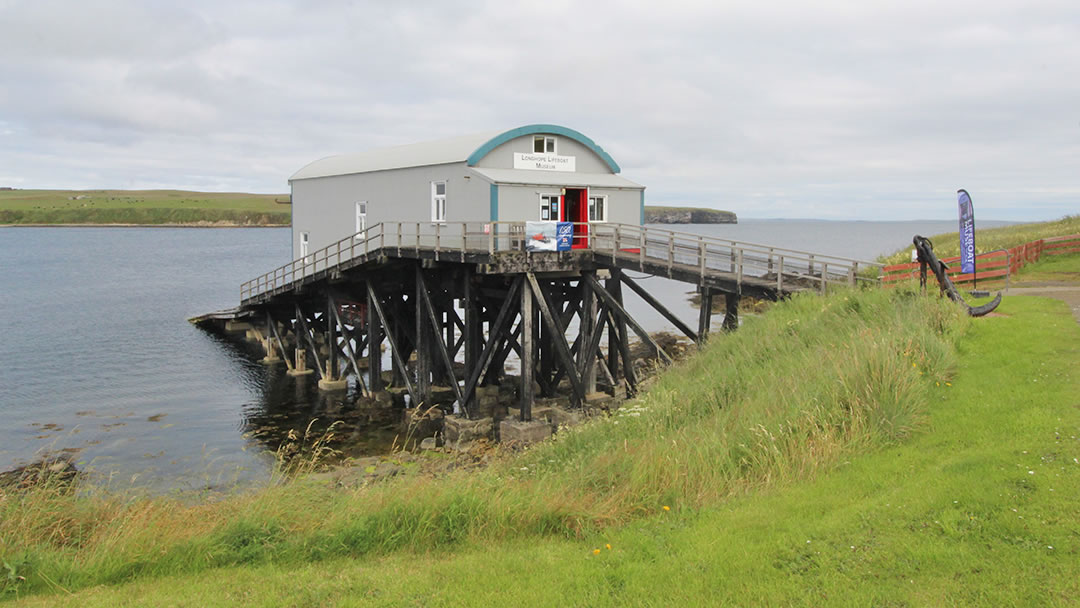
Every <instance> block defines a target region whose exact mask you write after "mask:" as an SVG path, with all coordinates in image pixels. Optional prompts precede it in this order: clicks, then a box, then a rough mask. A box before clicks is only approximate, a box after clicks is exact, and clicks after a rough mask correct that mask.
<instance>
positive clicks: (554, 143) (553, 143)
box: [532, 135, 559, 154]
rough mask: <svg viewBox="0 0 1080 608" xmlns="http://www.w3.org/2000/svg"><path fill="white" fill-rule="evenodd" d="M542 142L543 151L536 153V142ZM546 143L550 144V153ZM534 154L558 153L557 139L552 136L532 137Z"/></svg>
mask: <svg viewBox="0 0 1080 608" xmlns="http://www.w3.org/2000/svg"><path fill="white" fill-rule="evenodd" d="M540 140H543V142H544V146H543V147H544V149H543V150H542V151H540V152H537V151H536V142H537V141H540ZM548 142H550V143H551V151H550V152H548ZM532 151H533V153H534V154H558V153H559V138H557V137H555V136H554V135H534V136H533V149H532Z"/></svg>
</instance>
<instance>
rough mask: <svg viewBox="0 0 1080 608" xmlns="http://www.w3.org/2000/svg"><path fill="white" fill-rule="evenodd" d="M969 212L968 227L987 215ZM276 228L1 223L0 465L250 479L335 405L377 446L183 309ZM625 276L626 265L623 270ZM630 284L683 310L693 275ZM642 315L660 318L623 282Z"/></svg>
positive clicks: (229, 291) (770, 227) (178, 479)
mask: <svg viewBox="0 0 1080 608" xmlns="http://www.w3.org/2000/svg"><path fill="white" fill-rule="evenodd" d="M990 225H992V224H991V223H989V222H984V223H982V224H981V227H989V226H990ZM670 228H673V229H677V230H683V231H687V232H701V233H704V234H709V235H715V236H721V237H724V238H731V239H738V240H742V241H748V242H758V243H767V244H774V245H777V246H784V247H788V248H793V249H804V250H810V251H818V252H821V253H829V254H834V255H843V256H848V257H855V258H862V259H868V260H870V259H873V258H874V257H876V256H877V255H879V254H882V253H887V252H890V251H893V250H895V249H897V248H899V247H902V246H904V245H905V244H907V243H910V242H911V237H912V235H914V234H916V233H919V234H923V235H930V234H936V233H940V232H945V231H949V230H955V229H956V222H947V221H942V222H815V221H783V220H744V221H743V222H742V223H740V224H737V225H711V226H705V225H702V226H672V227H670ZM289 234H290V233H289V230H288V229H281V228H266V229H242V230H241V229H237V230H227V229H183V228H176V229H173V228H0V415H2V416H3V418H2V419H3V423H2V424H0V470H3V469H6V468H9V467H10V466H14V465H17V464H19V463H24V462H27V461H30V460H33V459H34V458H36V457H37V456H39V455H40V454H42V453H43V452H48V451H53V452H56V451H66V452H68V453H69V454H71V455H72V456H73V457H74V458H75V459H76V460H77V461H78V462H81V463H83V466H84V467H86V468H89V469H90V470H92V471H94V472H95V474H97V475H100V476H101V478H102V480H107V481H108V483H110V484H112V485H113V486H121V487H122V486H125V485H131V484H134V485H136V486H138V487H146V488H150V489H153V490H155V491H163V490H169V489H176V488H178V489H201V488H205V487H208V486H209V487H231V486H232V485H234V484H244V483H248V482H251V481H253V480H259V479H264V478H265V477H266V476H267V475H268V474H269V471H270V467H271V465H272V463H273V450H275V449H276V448H277V447H278V446H279V445H280V444H281V442H282V440H283V439H284V437H285V435H286V434H287V433H288V431H289V430H290V429H292V430H297V431H300V432H302V431H303V430H304V429H305V428H306V426H307V425H308V423H309V422H310V421H311V420H313V419H317V420H318V422H317V423H316V429H321V428H325V426H326V425H327V424H329V423H330V422H332V421H338V420H339V421H342V422H343V423H344V425H343V426H342V427H341V429H340V431H339V433H338V434H339V437H341V441H340V442H339V443H338V444H337V447H339V448H341V449H343V450H345V451H346V452H347V453H350V454H366V453H377V452H379V451H382V450H385V449H386V448H387V447H388V445H389V442H390V441H392V439H393V435H394V433H393V431H392V430H390V429H389V425H388V423H387V421H386V420H385V419H383V418H380V417H379V416H378V415H377V414H375V413H373V412H371V411H368V410H365V409H363V408H359V407H356V406H355V405H354V404H353V403H352V398H351V397H350V396H348V395H347V396H345V397H332V398H328V397H325V396H320V395H319V393H318V391H317V390H315V382H314V380H310V379H300V380H294V379H292V378H289V377H287V376H284V375H283V374H282V373H281V366H277V367H276V368H267V367H265V366H263V365H260V364H258V363H257V362H256V359H257V358H258V357H259V356H261V355H260V354H259V353H256V352H253V351H250V350H247V347H243V346H238V345H235V344H232V343H229V342H225V341H223V340H221V339H219V338H216V337H214V336H212V335H209V334H207V333H204V332H202V331H201V330H199V329H196V328H195V327H193V326H191V325H190V324H189V323H187V321H186V319H187V318H188V317H190V316H193V315H196V314H200V313H204V312H209V311H212V310H218V309H221V308H227V307H230V306H234V305H236V304H237V303H238V299H239V285H240V283H241V282H242V281H244V280H247V279H249V278H251V277H253V276H256V275H258V274H260V273H262V272H265V271H267V270H270V269H271V268H273V267H275V266H278V265H280V264H283V263H285V262H286V261H288V257H289V254H290V246H289V238H290V237H289ZM632 276H636V273H632ZM642 284H643V285H645V286H646V287H647V288H649V289H650V290H651V291H652V292H653V293H654V294H656V295H657V297H658V298H659V299H660V300H661V301H662V302H664V303H665V305H667V306H668V307H669V308H671V309H672V310H673V311H675V312H676V314H678V315H680V316H681V317H682V318H684V319H686V320H687V321H688V322H691V323H690V324H691V325H693V321H694V320H695V319H696V311H695V310H694V309H692V308H691V306H690V304H689V301H688V293H689V292H691V291H692V288H691V287H689V286H687V285H685V284H682V283H677V282H673V281H668V280H666V279H660V278H648V279H644V280H643V281H642ZM627 297H628V301H629V308H630V311H631V313H632V314H634V315H635V317H637V318H638V319H639V320H640V321H641V322H642V324H643V325H645V326H646V328H648V329H650V330H662V329H666V330H669V331H671V330H673V328H672V327H670V326H669V324H668V323H667V322H666V320H664V319H663V318H662V317H661V316H660V315H659V314H657V313H655V312H654V311H652V310H651V309H650V308H649V307H648V306H647V305H644V304H643V303H640V302H637V301H635V299H634V297H633V296H632V294H629V295H628V296H627Z"/></svg>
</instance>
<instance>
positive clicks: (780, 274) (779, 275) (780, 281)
mask: <svg viewBox="0 0 1080 608" xmlns="http://www.w3.org/2000/svg"><path fill="white" fill-rule="evenodd" d="M777 262H778V263H777V267H776V291H778V292H780V291H783V290H784V256H780V258H779V259H778V260H777Z"/></svg>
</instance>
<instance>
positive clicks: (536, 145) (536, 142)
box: [533, 137, 544, 152]
mask: <svg viewBox="0 0 1080 608" xmlns="http://www.w3.org/2000/svg"><path fill="white" fill-rule="evenodd" d="M543 151H544V138H543V137H534V138H533V152H543Z"/></svg>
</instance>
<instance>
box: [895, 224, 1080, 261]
mask: <svg viewBox="0 0 1080 608" xmlns="http://www.w3.org/2000/svg"><path fill="white" fill-rule="evenodd" d="M1067 234H1080V215H1069V216H1066V217H1064V218H1062V219H1060V220H1055V221H1052V222H1034V223H1030V224H1017V225H1015V226H1002V227H1000V228H986V229H980V228H979V225H978V223H977V222H976V224H975V248H976V252H977V253H986V252H989V251H996V250H998V249H1010V248H1012V247H1016V246H1018V245H1023V244H1024V243H1030V242H1031V241H1037V240H1039V239H1045V238H1050V237H1053V236H1063V235H1067ZM923 236H929V235H925V234H924V235H923ZM929 238H930V240H932V241H933V242H934V253H936V254H937V256H938V257H939V258H947V257H951V256H955V255H960V235H959V233H957V232H949V233H946V234H937V235H933V236H930V237H929ZM913 249H914V246H913V245H911V244H908V246H907V247H905V248H903V249H901V250H899V251H897V252H896V253H893V254H891V255H887V256H882V257H881V258H879V259H878V261H879V262H882V263H883V264H905V263H907V262H910V261H911V251H912V250H913Z"/></svg>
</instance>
